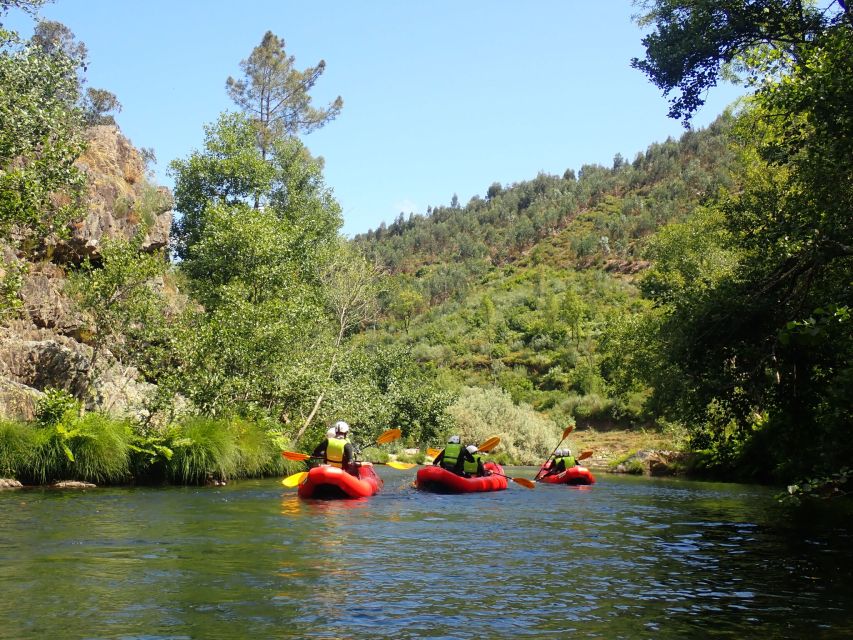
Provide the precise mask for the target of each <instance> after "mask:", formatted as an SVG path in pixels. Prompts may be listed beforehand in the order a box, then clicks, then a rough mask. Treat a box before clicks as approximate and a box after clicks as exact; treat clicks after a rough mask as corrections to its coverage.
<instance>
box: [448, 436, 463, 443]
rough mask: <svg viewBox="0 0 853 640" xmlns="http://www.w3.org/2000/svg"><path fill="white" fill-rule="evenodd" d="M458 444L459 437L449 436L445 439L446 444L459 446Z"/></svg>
mask: <svg viewBox="0 0 853 640" xmlns="http://www.w3.org/2000/svg"><path fill="white" fill-rule="evenodd" d="M460 442H461V441H460V439H459V436H450V437H449V438H448V439H447V444H459V443H460Z"/></svg>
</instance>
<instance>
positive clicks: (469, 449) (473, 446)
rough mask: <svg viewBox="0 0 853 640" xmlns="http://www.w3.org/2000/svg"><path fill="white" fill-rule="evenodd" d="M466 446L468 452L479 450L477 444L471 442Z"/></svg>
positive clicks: (472, 452)
mask: <svg viewBox="0 0 853 640" xmlns="http://www.w3.org/2000/svg"><path fill="white" fill-rule="evenodd" d="M465 448H466V449H467V450H468V453H471V454H474V453H477V452H478V451H479V449H478V448H477V445H476V444H469V445H468V446H467V447H465Z"/></svg>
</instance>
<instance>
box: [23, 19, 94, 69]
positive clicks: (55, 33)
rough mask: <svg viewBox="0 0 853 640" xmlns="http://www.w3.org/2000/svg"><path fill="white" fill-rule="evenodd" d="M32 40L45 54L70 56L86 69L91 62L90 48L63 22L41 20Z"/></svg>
mask: <svg viewBox="0 0 853 640" xmlns="http://www.w3.org/2000/svg"><path fill="white" fill-rule="evenodd" d="M31 42H32V44H33V46H35V47H37V48H39V49H41V50H42V51H44V53H45V54H47V55H49V56H62V57H65V58H68V59H70V60H71V61H72V62H73V63H74V65H75V66H76V67H79V68H81V69H82V70H84V71H85V70H86V67H87V66H88V64H89V50H88V49H87V48H86V45H85V44H84V43H82V42H80V41H79V40H77V37H76V36H75V35H74V32H73V31H71V29H69V28H68V27H67V26H65V25H64V24H62V23H61V22H56V21H55V20H39V21H38V22H37V23H36V27H35V30H34V31H33V37H32V39H31Z"/></svg>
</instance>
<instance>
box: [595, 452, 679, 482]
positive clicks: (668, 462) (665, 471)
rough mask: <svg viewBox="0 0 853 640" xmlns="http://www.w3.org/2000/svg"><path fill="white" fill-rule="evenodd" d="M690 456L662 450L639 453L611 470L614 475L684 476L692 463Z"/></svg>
mask: <svg viewBox="0 0 853 640" xmlns="http://www.w3.org/2000/svg"><path fill="white" fill-rule="evenodd" d="M690 457H691V456H690V454H689V453H684V452H681V451H664V450H660V449H655V450H650V451H637V452H636V453H634V454H633V455H632V456H630V457H629V458H627V459H626V460H623V461H621V462H620V463H619V464H617V465H616V466H615V467H613V468H612V469H611V471H613V472H614V473H637V474H640V473H642V474H644V475H649V476H659V477H660V476H674V475H681V474H683V473H684V472H685V471H686V469H687V467H688V466H689V463H690Z"/></svg>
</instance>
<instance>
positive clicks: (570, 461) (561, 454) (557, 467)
mask: <svg viewBox="0 0 853 640" xmlns="http://www.w3.org/2000/svg"><path fill="white" fill-rule="evenodd" d="M577 464H578V462H577V460H575V457H574V456H573V455H572V450H571V449H557V450H556V451H555V452H554V462H552V463H551V467H550V468H549V469H548V473H546V474H545V475H546V476H551V475H556V474H558V473H562V472H563V471H565V470H566V469H571V468H572V467H575V466H577Z"/></svg>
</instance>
